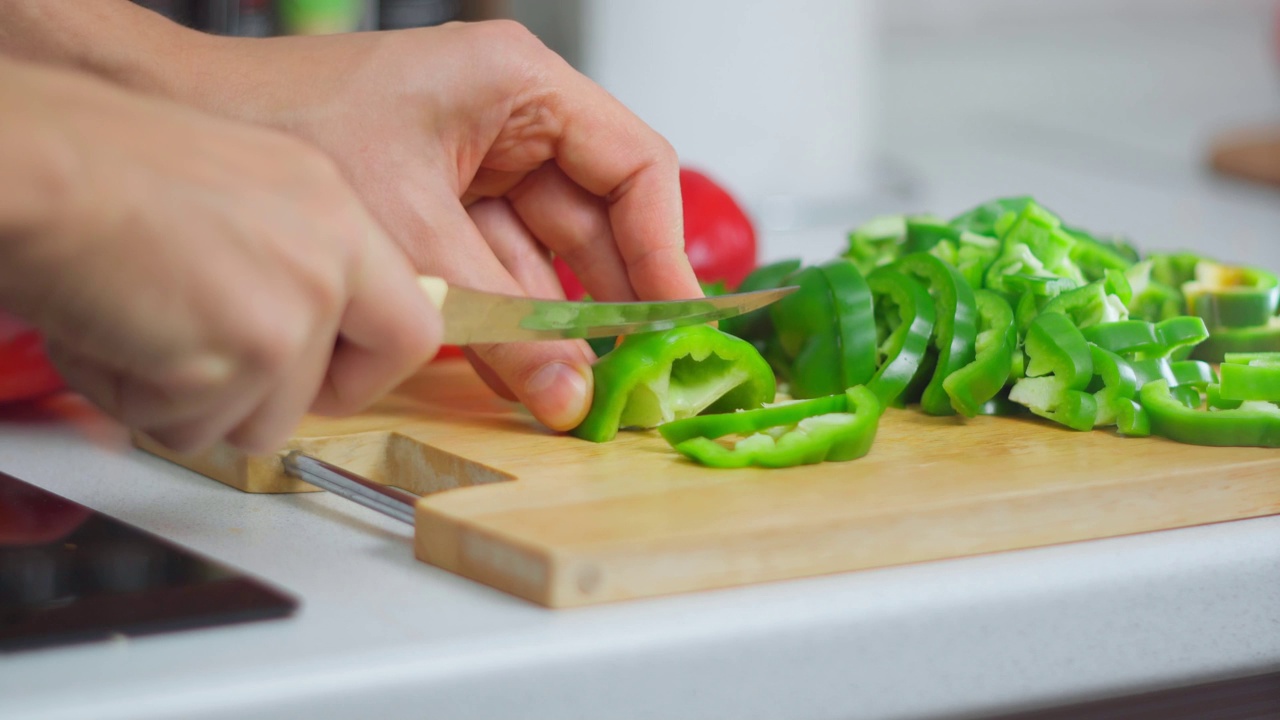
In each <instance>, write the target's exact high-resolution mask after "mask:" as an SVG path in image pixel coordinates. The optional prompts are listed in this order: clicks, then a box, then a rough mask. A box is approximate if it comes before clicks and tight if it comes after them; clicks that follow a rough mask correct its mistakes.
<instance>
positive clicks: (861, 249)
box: [844, 215, 907, 275]
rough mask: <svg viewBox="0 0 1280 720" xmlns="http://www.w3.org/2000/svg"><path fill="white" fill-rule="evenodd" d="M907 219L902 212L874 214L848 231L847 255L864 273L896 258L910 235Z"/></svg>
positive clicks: (866, 273) (845, 254)
mask: <svg viewBox="0 0 1280 720" xmlns="http://www.w3.org/2000/svg"><path fill="white" fill-rule="evenodd" d="M906 221H907V219H906V217H905V216H903V215H882V216H880V217H874V218H871V219H870V220H868V221H867V222H865V223H863V224H862V225H860V226H858V228H857V229H855V230H854V231H853V232H851V233H849V249H848V250H846V251H845V253H844V256H845V257H846V258H848V260H849V261H850V262H852V263H853V264H854V265H855V266H857V268H858V270H859V271H860V272H861V273H862V274H863V275H868V274H870V273H871V271H872V270H875V269H876V268H878V267H881V266H883V265H888V264H889V263H891V262H893V261H894V260H897V259H898V257H899V256H900V255H901V254H902V244H903V243H904V242H905V241H906V236H907V222H906Z"/></svg>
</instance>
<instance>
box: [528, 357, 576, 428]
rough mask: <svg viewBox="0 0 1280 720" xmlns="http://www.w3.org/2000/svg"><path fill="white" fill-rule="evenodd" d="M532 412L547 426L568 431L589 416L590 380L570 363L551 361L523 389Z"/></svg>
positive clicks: (539, 369)
mask: <svg viewBox="0 0 1280 720" xmlns="http://www.w3.org/2000/svg"><path fill="white" fill-rule="evenodd" d="M524 389H525V395H526V397H527V398H528V400H529V402H530V403H532V404H533V405H534V407H531V408H530V409H531V410H534V414H535V415H536V416H537V417H538V419H539V420H541V421H542V422H543V423H544V424H545V425H546V426H547V427H549V428H551V429H553V430H568V429H570V428H573V427H575V426H577V425H578V423H580V422H582V418H584V417H586V414H587V410H588V409H589V408H588V407H587V404H588V394H587V389H588V388H587V377H586V374H585V373H583V372H580V371H578V370H577V369H575V368H574V367H573V366H571V365H569V364H568V363H563V362H550V363H547V364H546V365H543V366H542V367H540V368H538V371H537V372H535V373H534V374H533V376H532V377H530V378H529V382H527V383H526V384H525V386H524Z"/></svg>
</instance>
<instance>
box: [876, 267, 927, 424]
mask: <svg viewBox="0 0 1280 720" xmlns="http://www.w3.org/2000/svg"><path fill="white" fill-rule="evenodd" d="M867 285H868V286H869V287H870V288H871V294H872V297H873V304H874V307H875V314H876V328H877V338H876V339H877V345H876V346H877V348H878V354H879V356H880V358H881V360H880V368H879V369H878V370H877V371H876V373H875V375H873V376H872V377H871V380H870V381H869V382H868V383H867V387H868V388H869V389H870V390H871V391H872V392H874V393H875V394H876V397H877V398H878V399H879V400H880V404H881V405H883V406H886V407H887V406H889V405H892V404H893V403H894V402H895V401H897V400H898V398H899V397H900V396H901V395H902V393H903V392H904V391H905V390H906V389H907V386H908V385H909V384H910V383H911V380H912V378H914V377H915V376H916V375H917V374H918V373H919V372H920V368H921V367H922V366H923V360H924V355H925V352H926V351H927V350H928V349H929V339H930V337H931V336H932V335H933V324H934V319H935V314H934V312H935V311H934V307H933V298H931V297H930V296H929V291H928V290H925V289H924V286H923V285H921V284H920V283H918V282H916V281H915V280H913V279H912V278H911V277H909V276H907V275H904V274H902V273H900V272H898V271H897V270H894V269H892V268H887V267H882V268H879V269H877V270H876V271H875V272H873V273H871V275H869V276H868V277H867Z"/></svg>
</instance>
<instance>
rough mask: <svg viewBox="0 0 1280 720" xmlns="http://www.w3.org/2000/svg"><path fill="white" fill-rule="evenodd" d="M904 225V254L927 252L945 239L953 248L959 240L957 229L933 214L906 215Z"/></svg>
mask: <svg viewBox="0 0 1280 720" xmlns="http://www.w3.org/2000/svg"><path fill="white" fill-rule="evenodd" d="M906 225H907V237H906V242H904V243H903V247H902V253H903V254H904V255H909V254H911V253H914V252H929V251H930V250H932V249H933V248H934V246H936V245H937V244H938V243H939V242H942V241H946V242H947V243H949V244H950V245H951V247H952V249H954V248H955V247H956V243H957V241H959V240H960V231H959V230H956V229H955V228H953V227H951V226H950V225H948V224H947V221H946V220H943V219H942V218H939V217H934V216H933V215H908V216H907V222H906ZM953 264H954V263H953Z"/></svg>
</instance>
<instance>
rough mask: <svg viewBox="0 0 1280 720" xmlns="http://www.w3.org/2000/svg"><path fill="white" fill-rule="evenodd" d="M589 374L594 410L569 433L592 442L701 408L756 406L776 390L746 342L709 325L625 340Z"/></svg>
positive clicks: (765, 365)
mask: <svg viewBox="0 0 1280 720" xmlns="http://www.w3.org/2000/svg"><path fill="white" fill-rule="evenodd" d="M592 374H593V375H594V382H595V396H594V399H593V400H592V403H591V410H590V411H589V412H588V413H587V417H586V418H585V419H584V420H583V421H582V424H580V425H578V427H576V428H574V429H573V434H574V435H577V436H578V437H580V438H583V439H586V440H591V441H593V442H605V441H608V440H612V439H613V438H614V436H616V435H617V434H618V430H619V429H620V428H626V427H637V428H651V427H656V426H657V425H661V424H662V423H665V422H669V421H671V420H675V419H678V418H684V417H690V416H693V415H697V414H698V413H700V412H702V411H704V410H709V411H711V412H730V411H733V410H738V409H741V408H758V407H760V406H761V405H762V404H763V403H766V402H771V401H772V400H773V396H774V391H775V387H774V377H773V372H772V371H771V370H770V368H769V365H768V363H766V362H765V361H764V358H762V357H760V353H758V352H757V351H756V349H755V348H754V347H752V346H751V344H750V343H748V342H746V341H745V340H740V339H738V338H735V337H733V336H732V335H728V334H725V333H723V332H721V331H719V330H717V329H715V328H713V327H710V326H707V325H691V326H688V327H680V328H673V329H671V330H663V331H661V332H653V333H643V334H640V335H630V336H627V337H626V338H625V339H624V340H623V341H622V344H621V345H619V346H618V347H617V348H616V349H615V350H614V351H613V352H611V353H609V354H608V355H606V356H604V357H603V358H601V359H600V360H599V361H598V362H597V363H596V364H595V365H594V366H593V368H592Z"/></svg>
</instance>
